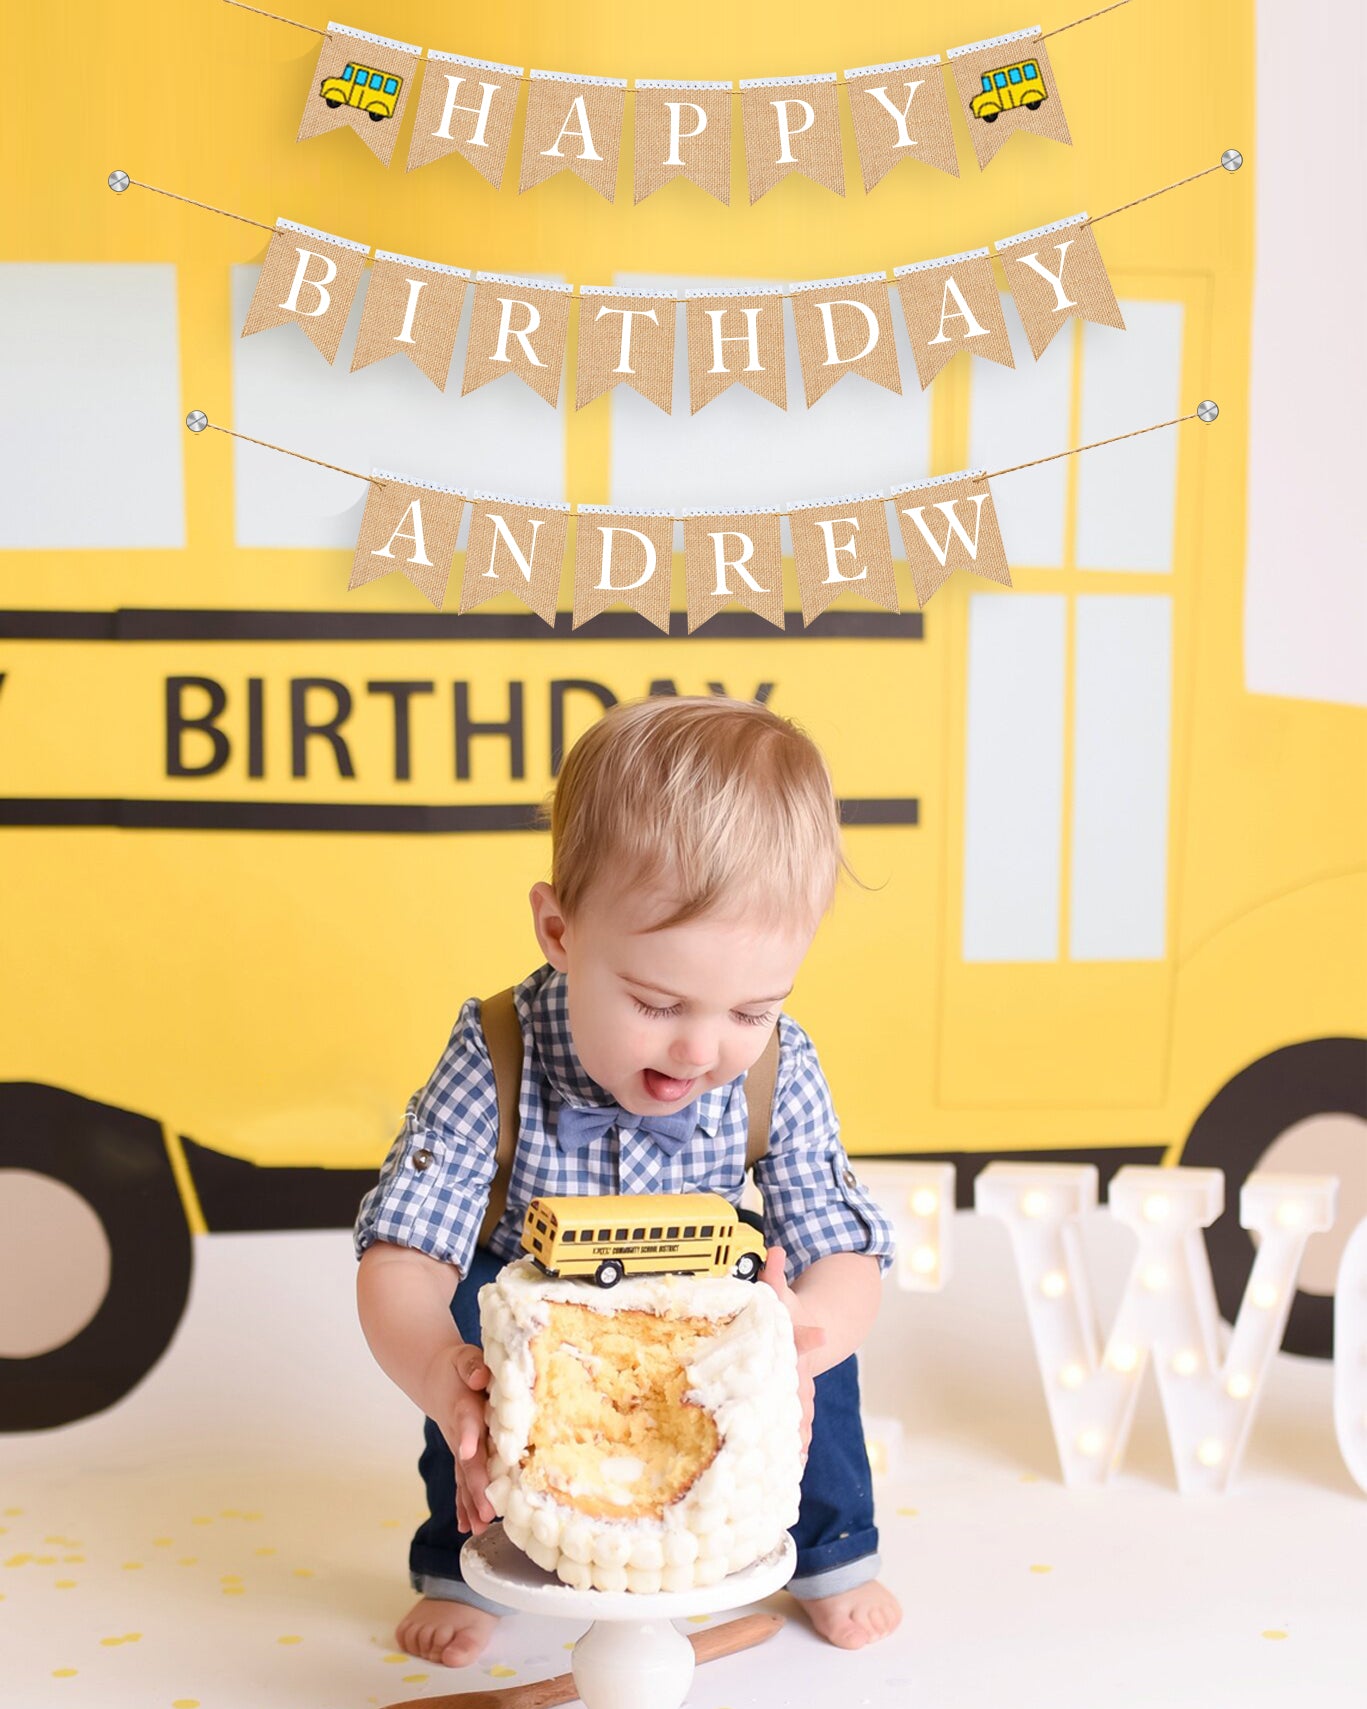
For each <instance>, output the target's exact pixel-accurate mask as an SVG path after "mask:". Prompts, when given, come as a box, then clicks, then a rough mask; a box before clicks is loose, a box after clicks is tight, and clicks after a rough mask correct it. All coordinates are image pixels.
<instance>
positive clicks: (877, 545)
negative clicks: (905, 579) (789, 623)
mask: <svg viewBox="0 0 1367 1709" xmlns="http://www.w3.org/2000/svg"><path fill="white" fill-rule="evenodd" d="M788 520H789V523H790V525H791V527H792V530H793V557H794V558H795V560H796V562H797V591H798V598H799V600H800V601H801V604H802V621H803V624H804V625H807V624H810V623H811V622H812V621H813V619H815V618H817V617H820V615H821V613H822V612H823V611H824V610H825V609H826V607H827V606H828V605H829V604H830V603H831V601H832V600H834V599H838V598H839V597H840V595H841V594H842V593H845V592H847V591H848V592H850V593H857V594H858V595H859V597H860V598H861V599H869V600H872V601H873V603H874V604H875V605H881V606H882V607H883V608H884V609H885V610H887V611H898V610H900V609H901V605H900V602H899V600H898V597H897V573H896V571H895V569H894V568H893V562H892V545H891V542H890V541H889V539H888V519H887V515H886V512H885V511H884V508H883V494H882V493H859V494H857V495H855V496H854V497H853V498H823V499H817V500H814V501H813V502H812V503H810V504H795V505H792V506H790V508H789V511H788Z"/></svg>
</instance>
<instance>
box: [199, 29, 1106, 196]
mask: <svg viewBox="0 0 1367 1709" xmlns="http://www.w3.org/2000/svg"><path fill="white" fill-rule="evenodd" d="M232 3H234V4H238V3H240V0H232ZM1127 3H1128V0H1113V3H1112V4H1111V5H1108V6H1103V7H1102V8H1101V9H1100V10H1098V11H1096V12H1091V13H1088V14H1087V15H1086V16H1085V17H1081V18H1074V19H1073V20H1072V21H1071V22H1070V23H1066V24H1060V25H1057V26H1056V27H1055V28H1053V29H1051V30H1041V28H1040V27H1039V25H1037V24H1036V25H1031V26H1030V27H1029V28H1026V29H1019V30H1013V31H1011V32H1009V33H1008V34H1006V35H1000V36H993V37H991V38H989V39H988V40H986V41H980V42H972V43H969V44H968V45H966V46H963V47H952V48H949V49H947V50H946V51H945V52H944V54H943V56H942V55H941V54H940V53H939V52H936V53H931V54H922V55H919V56H915V57H911V58H906V59H895V60H889V61H886V62H884V63H882V64H879V65H865V66H857V67H854V68H851V69H849V70H846V71H845V72H844V73H843V74H838V73H837V72H835V71H823V72H817V73H813V74H811V75H807V76H796V77H794V76H787V77H756V78H742V79H739V80H727V81H724V82H718V81H715V80H713V81H707V80H699V79H692V78H640V79H635V80H632V81H628V79H627V78H625V77H620V78H619V77H590V76H585V75H581V74H578V73H575V72H568V71H547V70H537V69H534V68H528V67H524V66H519V65H508V64H503V63H502V62H500V61H498V60H490V59H476V58H471V57H470V56H468V55H466V54H459V53H444V52H437V51H435V50H428V51H427V52H426V53H424V50H423V49H422V48H421V47H418V46H416V45H414V44H412V43H409V42H402V41H395V40H393V39H392V38H390V37H388V36H381V35H375V34H373V33H372V32H371V31H369V30H360V29H354V28H352V27H351V26H350V25H346V24H336V23H329V24H328V26H327V29H326V30H325V31H324V30H316V32H315V33H317V34H318V35H321V36H322V38H323V43H322V47H321V48H320V50H319V54H318V61H317V64H316V65H315V67H314V70H313V76H312V78H311V80H310V83H309V89H308V94H307V96H306V97H305V102H304V112H303V117H302V119H301V122H300V126H299V140H300V141H301V142H302V141H304V140H305V139H306V138H308V137H315V136H318V135H320V134H321V133H323V132H324V131H332V130H339V129H346V130H350V131H353V132H354V133H355V134H356V135H357V136H358V137H360V139H361V141H362V142H363V143H365V144H366V146H367V147H368V148H369V149H370V150H371V151H372V152H373V153H374V154H375V155H376V156H377V157H378V158H379V159H380V160H381V161H382V162H383V163H384V165H386V166H388V165H389V164H390V162H391V161H392V160H393V158H394V155H395V152H396V145H397V142H398V136H399V129H400V126H401V125H402V123H403V120H404V115H405V113H406V111H407V109H408V107H409V105H410V102H411V103H412V104H413V106H414V108H415V115H414V121H413V130H412V134H411V136H410V139H409V145H408V160H407V169H408V171H410V172H411V171H413V170H415V169H416V168H417V167H420V166H428V165H430V164H431V163H432V162H434V161H437V160H441V159H444V158H445V157H446V156H447V155H451V154H457V155H459V156H461V158H462V159H464V160H466V161H468V162H469V163H470V164H471V165H472V166H473V167H474V168H475V170H476V171H477V172H478V173H479V174H480V175H481V177H483V178H485V179H487V181H488V182H489V183H490V184H492V185H493V186H494V187H495V188H498V187H499V186H501V185H502V183H503V179H504V174H505V170H506V167H507V163H508V156H509V153H510V151H511V144H512V137H513V121H514V116H515V113H516V108H517V99H518V90H519V88H520V86H521V85H522V84H524V83H525V84H526V85H527V104H526V112H525V123H524V128H523V135H522V154H521V162H520V167H519V171H518V186H517V187H518V190H519V192H522V191H525V190H529V189H532V188H533V187H534V186H535V185H537V184H542V183H544V182H545V181H546V180H547V179H548V178H552V177H554V176H556V174H558V173H561V172H571V173H573V174H574V175H575V176H576V177H579V178H582V179H583V180H584V182H585V183H586V184H588V185H590V186H591V187H592V188H593V189H595V190H596V191H597V192H598V193H599V195H601V196H603V197H605V198H606V200H608V201H612V200H613V199H614V198H615V196H616V193H617V179H618V165H619V159H620V155H621V148H622V132H623V125H624V119H625V113H626V103H627V99H628V97H631V98H632V99H634V100H635V102H636V124H635V149H634V161H633V169H632V184H633V194H634V199H635V200H636V201H637V202H641V201H643V200H644V199H645V198H646V197H647V196H649V195H653V194H654V192H655V191H656V190H659V189H661V188H662V187H663V186H664V185H665V184H667V183H669V182H671V181H672V180H673V179H675V178H686V179H688V180H689V181H690V182H692V183H694V184H697V185H699V186H700V187H701V188H702V189H704V190H705V191H706V192H707V193H708V194H709V195H711V196H715V197H716V198H717V200H718V201H720V202H725V203H729V201H730V198H731V148H732V130H733V122H732V93H733V91H738V92H739V96H740V118H741V124H740V131H741V140H742V146H743V151H744V156H745V171H746V179H747V183H748V186H749V194H750V200H751V202H757V201H758V200H759V198H760V197H761V196H764V195H767V194H768V192H769V191H770V190H772V189H773V188H774V186H775V185H776V184H780V183H782V181H783V180H784V179H785V178H787V177H789V176H790V175H791V174H793V173H801V174H803V175H804V176H805V177H808V178H811V179H813V180H814V181H815V182H816V183H818V184H823V185H825V187H826V188H827V189H829V190H832V191H834V192H835V194H836V195H838V196H843V195H844V194H845V165H844V145H843V141H842V135H841V121H840V104H839V91H840V89H841V88H843V89H844V91H845V98H846V101H847V102H848V105H849V113H850V124H851V128H852V130H853V134H854V139H855V146H856V149H857V152H858V156H859V164H860V171H861V175H862V178H863V183H864V189H865V191H866V192H867V191H870V190H872V189H873V188H874V186H875V185H876V184H879V183H881V181H882V180H883V179H884V178H885V177H886V176H887V174H888V173H889V172H890V171H891V170H892V169H893V167H894V166H896V165H898V164H899V163H900V162H901V161H904V160H909V161H922V162H924V163H925V164H926V165H928V166H932V167H934V168H935V169H936V170H938V171H940V172H947V173H949V174H950V175H951V176H952V177H955V178H957V177H958V176H959V162H958V157H957V153H956V150H955V145H954V135H953V130H952V127H951V122H950V101H951V91H952V97H953V99H954V100H955V101H956V102H957V104H958V106H959V109H960V111H961V112H962V114H963V118H964V123H965V126H966V128H967V131H968V135H969V139H970V141H971V144H972V148H973V156H974V159H975V160H976V162H977V164H978V166H979V168H985V167H986V166H987V165H988V164H989V162H990V161H991V160H992V159H993V158H994V157H995V155H996V154H997V152H998V151H999V150H1000V148H1001V147H1002V145H1003V144H1004V143H1005V142H1006V141H1007V140H1008V138H1010V137H1011V136H1013V135H1015V133H1016V132H1018V131H1027V132H1033V133H1034V134H1035V135H1038V136H1043V137H1049V138H1052V139H1053V140H1054V141H1055V142H1062V143H1069V144H1071V142H1072V138H1071V136H1070V135H1069V133H1068V120H1067V117H1066V116H1065V114H1064V110H1063V101H1062V97H1061V95H1060V93H1059V88H1058V83H1057V80H1056V77H1055V74H1054V68H1053V66H1052V64H1051V63H1050V59H1049V52H1048V49H1047V48H1046V47H1045V45H1044V44H1045V41H1046V40H1047V39H1048V38H1049V37H1051V36H1056V35H1060V34H1062V33H1063V31H1064V30H1069V29H1073V28H1074V27H1075V26H1076V25H1078V24H1082V23H1088V22H1090V21H1091V19H1092V18H1096V17H1100V16H1102V14H1103V13H1105V12H1112V11H1115V10H1117V9H1118V7H1120V6H1122V5H1125V4H1127ZM245 9H246V10H249V11H255V10H257V9H256V8H254V7H247V8H245ZM262 15H263V16H267V17H274V18H276V19H277V20H278V21H279V22H282V23H291V24H296V25H297V27H299V28H301V29H307V30H314V29H315V27H314V26H313V25H310V24H302V23H299V21H298V20H296V19H290V18H280V17H279V15H278V14H272V13H265V14H262ZM419 85H420V86H419ZM415 91H416V92H417V93H416V98H415V99H414V92H415Z"/></svg>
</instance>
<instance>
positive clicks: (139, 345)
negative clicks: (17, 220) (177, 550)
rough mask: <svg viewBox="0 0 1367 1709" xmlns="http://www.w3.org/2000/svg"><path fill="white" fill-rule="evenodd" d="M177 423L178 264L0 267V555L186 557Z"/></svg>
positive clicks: (26, 264) (86, 263) (180, 434)
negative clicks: (0, 457) (137, 551)
mask: <svg viewBox="0 0 1367 1709" xmlns="http://www.w3.org/2000/svg"><path fill="white" fill-rule="evenodd" d="M184 415H185V408H184V405H183V403H182V399H181V383H180V332H179V320H178V316H177V313H176V270H175V268H174V267H172V266H168V265H165V264H162V263H155V264H147V265H144V264H142V263H135V262H127V261H125V262H117V261H116V262H90V261H82V262H52V263H48V262H14V261H12V262H6V263H3V264H0V437H3V439H4V444H5V477H4V485H5V502H4V504H3V505H0V547H26V546H37V547H88V546H96V547H98V546H106V547H109V546H147V547H155V546H183V545H184V544H185V496H184V490H183V476H182V464H181V456H182V452H183V442H184V440H185V437H186V434H185V429H184V428H183V427H182V425H181V422H182V419H183V417H184ZM73 483H76V485H75V487H73Z"/></svg>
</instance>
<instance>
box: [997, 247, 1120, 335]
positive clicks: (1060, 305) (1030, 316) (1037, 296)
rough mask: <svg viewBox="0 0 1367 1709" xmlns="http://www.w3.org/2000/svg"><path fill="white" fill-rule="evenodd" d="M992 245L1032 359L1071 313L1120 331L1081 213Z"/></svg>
mask: <svg viewBox="0 0 1367 1709" xmlns="http://www.w3.org/2000/svg"><path fill="white" fill-rule="evenodd" d="M996 249H997V254H998V255H999V256H1000V257H1001V262H1002V265H1003V266H1004V267H1005V269H1006V282H1007V284H1008V285H1009V286H1010V287H1011V295H1012V296H1013V297H1014V298H1015V300H1016V308H1017V309H1018V310H1019V312H1020V317H1021V324H1022V326H1024V328H1025V336H1026V337H1027V338H1028V339H1029V340H1030V348H1031V350H1032V351H1033V352H1034V354H1035V359H1036V361H1038V360H1039V358H1040V357H1041V356H1042V355H1043V354H1044V352H1045V350H1046V349H1048V346H1049V341H1050V339H1052V338H1053V336H1054V334H1055V333H1056V332H1057V331H1058V329H1059V328H1060V327H1061V326H1062V325H1063V323H1064V322H1065V321H1068V320H1071V319H1072V318H1073V316H1074V315H1076V316H1077V317H1078V318H1079V319H1080V320H1093V321H1095V322H1096V323H1097V325H1098V326H1118V327H1120V328H1121V330H1122V331H1123V330H1124V326H1125V317H1124V315H1122V314H1121V312H1120V304H1119V303H1117V302H1116V300H1115V291H1114V289H1113V288H1112V286H1111V281H1110V277H1109V275H1108V274H1107V272H1106V264H1105V262H1104V261H1102V259H1101V251H1100V250H1099V249H1098V248H1097V246H1096V236H1095V234H1094V233H1093V231H1092V228H1091V225H1090V224H1089V223H1088V219H1087V216H1086V214H1074V215H1072V216H1071V218H1069V219H1066V220H1055V221H1054V222H1053V224H1052V225H1044V226H1038V227H1037V228H1036V229H1035V230H1034V231H1023V232H1020V233H1019V234H1018V235H1017V236H1016V237H1003V238H999V239H998V240H997V244H996Z"/></svg>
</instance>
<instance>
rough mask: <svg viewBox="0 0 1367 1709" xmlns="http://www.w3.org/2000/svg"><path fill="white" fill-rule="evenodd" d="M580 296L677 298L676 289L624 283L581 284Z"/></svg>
mask: <svg viewBox="0 0 1367 1709" xmlns="http://www.w3.org/2000/svg"><path fill="white" fill-rule="evenodd" d="M579 295H580V296H581V297H639V298H642V299H643V300H645V301H646V302H652V303H653V302H668V303H676V302H678V300H679V293H678V292H677V291H648V290H646V289H645V288H644V287H642V286H636V285H631V286H626V285H581V286H580V287H579Z"/></svg>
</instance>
